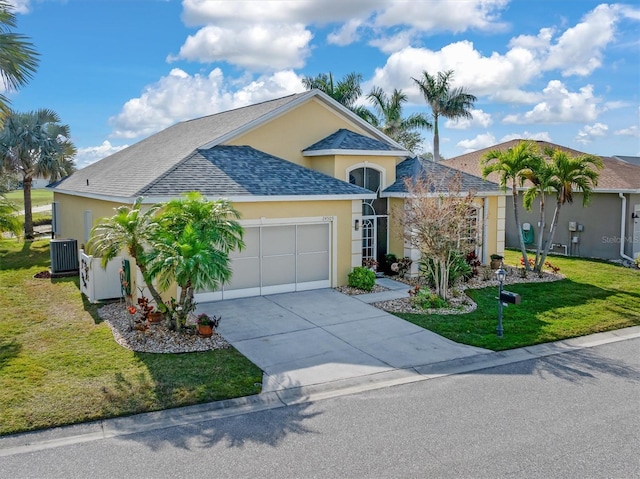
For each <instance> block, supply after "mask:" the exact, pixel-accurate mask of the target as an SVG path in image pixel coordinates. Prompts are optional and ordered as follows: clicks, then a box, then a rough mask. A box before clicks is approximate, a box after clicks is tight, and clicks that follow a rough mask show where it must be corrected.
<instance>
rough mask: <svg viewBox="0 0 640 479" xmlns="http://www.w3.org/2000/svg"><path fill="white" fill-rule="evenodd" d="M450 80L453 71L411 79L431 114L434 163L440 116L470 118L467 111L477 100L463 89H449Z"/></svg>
mask: <svg viewBox="0 0 640 479" xmlns="http://www.w3.org/2000/svg"><path fill="white" fill-rule="evenodd" d="M452 80H453V70H449V71H446V72H438V74H437V75H430V74H429V73H428V72H427V71H423V72H422V78H421V79H419V80H418V79H416V78H413V81H414V82H416V84H417V85H418V88H419V89H420V92H421V93H422V96H424V99H425V101H426V102H427V104H428V105H429V106H430V107H431V112H432V114H433V158H434V161H440V135H439V132H438V119H439V118H440V117H441V116H443V117H445V118H449V119H451V120H455V119H457V118H472V115H471V112H470V111H469V110H470V109H471V108H473V104H474V102H475V101H476V100H477V98H476V97H475V96H473V95H472V94H470V93H468V92H467V91H466V90H465V89H464V88H463V87H457V88H451V82H452Z"/></svg>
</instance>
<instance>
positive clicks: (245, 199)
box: [53, 189, 376, 204]
mask: <svg viewBox="0 0 640 479" xmlns="http://www.w3.org/2000/svg"><path fill="white" fill-rule="evenodd" d="M53 192H54V193H61V194H64V195H69V196H79V197H81V198H91V199H94V200H102V201H110V202H113V203H124V204H129V203H133V202H134V201H135V200H136V198H138V197H139V196H141V195H137V196H110V195H101V194H96V193H82V192H78V191H69V190H66V191H65V190H61V189H54V190H53ZM176 198H180V195H175V196H144V199H143V200H142V204H155V203H164V202H166V201H170V200H175V199H176ZM206 198H207V199H209V200H218V199H223V198H224V199H226V200H229V201H231V202H232V203H262V202H274V201H339V200H349V201H353V200H359V199H363V200H372V199H375V198H376V195H375V194H357V195H356V194H354V195H280V196H252V195H246V196H207V197H206Z"/></svg>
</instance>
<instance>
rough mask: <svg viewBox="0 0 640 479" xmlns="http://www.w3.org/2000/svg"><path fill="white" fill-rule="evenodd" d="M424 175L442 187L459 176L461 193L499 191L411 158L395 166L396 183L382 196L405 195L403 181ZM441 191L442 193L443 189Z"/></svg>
mask: <svg viewBox="0 0 640 479" xmlns="http://www.w3.org/2000/svg"><path fill="white" fill-rule="evenodd" d="M424 174H426V175H428V176H432V177H434V178H436V179H437V181H438V182H440V183H442V184H443V185H444V186H446V185H448V184H449V181H450V180H451V179H453V177H454V176H455V175H460V180H461V182H462V184H461V185H460V186H461V189H462V191H475V192H483V193H488V192H499V191H500V186H499V185H498V184H496V183H493V182H491V181H485V180H483V179H482V178H480V177H477V176H473V175H469V174H467V173H464V172H462V171H458V170H455V169H453V168H449V167H448V166H445V165H443V164H442V163H436V162H433V161H427V160H421V159H420V158H418V157H413V158H407V159H406V160H404V161H403V162H401V163H399V164H398V165H397V166H396V181H395V182H394V183H393V184H392V185H390V186H389V187H388V188H386V189H385V190H384V191H383V196H386V195H384V194H386V193H390V195H389V196H393V194H394V193H407V188H406V185H405V180H406V179H407V178H415V179H417V178H419V177H420V176H422V175H424ZM442 191H444V189H443V190H442Z"/></svg>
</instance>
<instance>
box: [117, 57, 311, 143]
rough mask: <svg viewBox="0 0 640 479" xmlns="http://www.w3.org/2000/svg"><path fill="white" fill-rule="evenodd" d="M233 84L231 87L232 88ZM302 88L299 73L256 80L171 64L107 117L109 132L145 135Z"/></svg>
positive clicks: (287, 72)
mask: <svg viewBox="0 0 640 479" xmlns="http://www.w3.org/2000/svg"><path fill="white" fill-rule="evenodd" d="M231 88H233V89H231ZM301 91H304V87H303V86H302V82H301V80H300V77H298V76H297V75H296V74H295V73H293V72H292V71H281V72H277V73H274V74H272V75H269V76H261V77H259V78H257V79H255V80H252V79H251V78H250V77H246V78H242V79H239V80H230V79H227V78H224V75H223V73H222V71H221V70H220V69H219V68H216V69H214V70H212V71H211V72H210V73H209V75H206V76H205V75H200V74H195V75H189V74H187V73H186V72H184V71H183V70H180V69H178V68H174V69H173V70H171V72H170V73H169V75H167V76H165V77H162V78H161V79H160V80H159V81H157V82H156V83H154V84H152V85H148V86H147V87H146V88H145V90H144V92H143V93H142V95H140V96H139V97H137V98H132V99H130V100H129V101H127V102H126V103H125V104H124V106H123V107H122V110H121V111H120V113H118V115H116V116H114V117H112V118H110V120H109V121H110V123H111V124H112V125H113V133H112V135H111V136H113V137H115V138H138V137H141V136H148V135H150V134H152V133H155V132H157V131H160V130H162V129H164V128H167V127H168V126H170V125H172V124H174V123H176V122H178V121H183V120H187V119H192V118H198V117H201V116H205V115H210V114H212V113H217V112H220V111H225V110H229V109H233V108H238V107H241V106H246V105H249V104H253V103H259V102H261V101H265V100H270V99H273V98H278V97H281V96H285V95H289V94H292V93H297V92H301Z"/></svg>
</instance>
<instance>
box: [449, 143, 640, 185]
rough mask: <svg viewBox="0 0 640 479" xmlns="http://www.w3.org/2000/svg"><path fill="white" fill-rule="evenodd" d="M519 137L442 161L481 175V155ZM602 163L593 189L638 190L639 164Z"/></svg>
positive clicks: (509, 145) (542, 145) (494, 177)
mask: <svg viewBox="0 0 640 479" xmlns="http://www.w3.org/2000/svg"><path fill="white" fill-rule="evenodd" d="M521 141H523V140H521V139H517V140H510V141H507V142H504V143H500V144H498V145H494V146H491V147H488V148H483V149H481V150H477V151H473V152H471V153H466V154H464V155H460V156H456V157H455V158H451V159H448V160H444V161H443V162H442V163H444V164H445V165H447V166H450V167H451V168H455V169H456V170H460V171H464V172H465V173H469V174H471V175H476V176H480V177H482V168H481V166H480V161H481V159H482V157H483V156H484V155H485V154H486V153H488V152H489V151H491V150H507V149H509V148H513V147H514V146H516V145H517V144H518V143H520V142H521ZM532 141H534V143H536V144H537V145H538V147H539V148H540V149H541V150H542V149H544V148H546V147H549V148H553V149H556V148H558V149H560V150H562V151H565V152H567V153H568V154H570V155H571V156H579V155H585V154H587V153H585V152H583V151H578V150H574V149H572V148H567V147H565V146H562V145H556V144H555V143H550V142H547V141H535V140H532ZM601 158H602V162H603V163H604V168H603V169H602V170H601V171H600V177H599V178H598V186H597V187H595V188H594V191H596V192H597V191H640V166H638V165H634V164H632V163H629V162H625V161H622V160H619V159H617V158H609V157H601ZM487 179H489V180H491V181H494V182H497V183H498V182H499V181H500V179H499V176H498V174H497V173H492V174H491V175H489V177H488V178H487Z"/></svg>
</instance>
